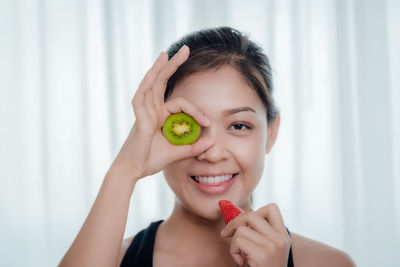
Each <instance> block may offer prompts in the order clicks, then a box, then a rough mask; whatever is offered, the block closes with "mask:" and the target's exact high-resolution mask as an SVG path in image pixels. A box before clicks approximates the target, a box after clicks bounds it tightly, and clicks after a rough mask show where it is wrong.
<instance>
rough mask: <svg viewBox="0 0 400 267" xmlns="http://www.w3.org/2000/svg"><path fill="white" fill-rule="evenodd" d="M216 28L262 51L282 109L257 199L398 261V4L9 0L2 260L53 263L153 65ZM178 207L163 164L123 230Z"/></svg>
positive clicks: (366, 258)
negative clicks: (178, 44)
mask: <svg viewBox="0 0 400 267" xmlns="http://www.w3.org/2000/svg"><path fill="white" fill-rule="evenodd" d="M222 25H228V26H232V27H234V28H237V29H239V30H241V31H243V32H244V33H247V34H249V35H250V37H251V38H253V39H254V40H256V41H257V42H258V43H259V44H260V45H261V46H262V47H263V48H264V50H265V52H266V54H267V55H268V56H269V58H270V62H271V65H272V68H273V76H274V86H275V93H274V94H275V97H276V100H277V104H278V107H279V109H280V113H281V127H280V130H279V136H278V140H277V143H276V144H275V146H274V148H273V150H272V152H271V153H270V154H268V155H267V156H266V159H265V170H264V175H263V177H262V179H261V181H260V183H259V185H258V187H257V189H256V191H255V193H254V205H253V208H254V209H257V208H259V207H262V206H264V205H267V204H268V203H270V202H272V201H274V202H276V203H277V204H278V205H279V207H280V209H281V211H282V215H283V217H284V220H285V224H286V226H287V227H288V228H289V229H290V231H291V232H295V233H299V234H302V235H305V236H308V237H310V238H313V239H317V240H320V241H322V242H325V243H327V244H329V245H332V246H334V247H337V248H340V249H342V250H344V251H346V252H347V253H348V254H349V255H350V256H351V257H352V258H353V259H354V260H355V261H356V263H357V265H358V266H364V267H372V266H400V256H399V255H400V254H399V253H398V251H400V228H399V227H398V226H399V225H400V164H399V162H400V139H399V136H400V108H399V103H400V78H399V77H400V75H399V74H400V49H399V48H400V30H399V27H398V25H400V2H399V1H397V0H319V1H317V0H314V1H306V0H279V1H277V0H267V1H261V0H258V1H239V0H235V1H227V0H225V1H211V0H207V1H194V0H191V1H184V0H174V1H161V0H152V1H144V0H143V1H129V0H118V1H108V0H103V1H99V0H87V1H81V0H56V1H54V0H33V1H26V0H2V1H0V32H1V34H0V93H1V94H0V218H1V219H0V236H1V238H0V240H1V241H0V251H1V252H0V254H1V257H0V265H1V266H55V265H57V264H58V262H59V261H60V260H61V258H62V256H63V255H64V253H65V252H66V251H67V249H68V247H69V246H70V244H71V243H72V241H73V239H74V238H75V236H76V235H77V233H78V231H79V229H80V227H81V225H82V223H83V222H84V220H85V218H86V216H87V214H88V212H89V210H90V207H91V205H92V204H93V202H94V200H95V197H96V195H97V192H98V190H99V188H100V185H101V182H102V179H103V178H104V175H105V173H106V171H107V170H108V168H109V166H110V164H111V163H112V161H113V159H114V158H115V156H116V155H117V153H118V151H119V149H120V147H121V146H122V144H123V142H124V140H125V138H126V137H127V135H128V133H129V131H130V128H131V127H132V124H133V121H134V114H133V110H132V106H131V100H132V97H133V95H134V93H135V90H136V88H137V86H138V84H139V83H140V81H141V79H142V77H143V75H144V74H145V72H146V71H147V69H148V68H149V67H150V66H151V64H152V62H153V61H154V60H155V58H156V56H157V55H158V54H159V53H160V52H161V50H164V51H165V50H166V49H167V48H168V46H169V44H171V43H172V42H173V41H175V40H177V39H178V38H180V37H181V36H183V35H184V34H186V33H189V32H191V31H194V30H197V29H201V28H205V27H214V26H222ZM173 202H174V195H173V193H172V192H171V191H170V189H169V187H168V186H167V184H166V182H165V181H164V179H163V177H162V173H159V174H156V175H154V176H153V177H147V178H146V179H143V180H141V181H140V182H139V183H138V184H137V185H136V188H135V191H134V195H133V197H132V202H131V206H130V213H129V217H128V222H127V228H126V233H125V236H126V237H128V236H132V235H134V234H135V233H137V231H139V230H140V229H143V228H145V227H146V226H147V225H148V224H149V223H150V222H152V221H155V220H159V219H165V218H167V216H168V215H169V213H170V211H171V209H172V205H173ZM143 203H146V206H144V205H143ZM21 252H22V255H21Z"/></svg>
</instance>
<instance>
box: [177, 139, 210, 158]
mask: <svg viewBox="0 0 400 267" xmlns="http://www.w3.org/2000/svg"><path fill="white" fill-rule="evenodd" d="M214 144H215V140H214V138H212V137H209V136H204V137H201V138H199V139H198V140H197V141H196V142H194V143H193V144H192V145H185V146H174V147H173V151H174V153H172V154H171V155H170V157H171V158H172V160H173V161H177V160H182V159H186V158H190V157H196V156H198V155H200V154H201V153H203V152H204V151H206V150H207V149H208V148H210V147H211V146H213V145H214Z"/></svg>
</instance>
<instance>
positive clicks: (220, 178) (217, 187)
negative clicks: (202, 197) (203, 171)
mask: <svg viewBox="0 0 400 267" xmlns="http://www.w3.org/2000/svg"><path fill="white" fill-rule="evenodd" d="M237 176H238V173H234V174H220V175H199V176H190V177H191V178H192V181H194V184H195V185H196V186H197V188H198V189H200V191H202V192H203V193H206V194H213V195H214V194H223V193H225V192H226V191H227V190H228V189H229V188H230V187H231V185H232V184H233V182H234V181H235V180H236V177H237Z"/></svg>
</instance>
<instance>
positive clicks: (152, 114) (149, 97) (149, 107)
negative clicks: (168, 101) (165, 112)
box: [143, 90, 158, 129]
mask: <svg viewBox="0 0 400 267" xmlns="http://www.w3.org/2000/svg"><path fill="white" fill-rule="evenodd" d="M143 107H144V110H145V112H146V114H147V120H151V123H152V125H153V126H154V128H153V129H155V128H156V127H157V124H158V121H157V119H158V118H157V117H158V114H157V112H156V110H155V106H154V103H153V93H152V92H151V90H149V91H147V92H146V93H145V95H144V105H143Z"/></svg>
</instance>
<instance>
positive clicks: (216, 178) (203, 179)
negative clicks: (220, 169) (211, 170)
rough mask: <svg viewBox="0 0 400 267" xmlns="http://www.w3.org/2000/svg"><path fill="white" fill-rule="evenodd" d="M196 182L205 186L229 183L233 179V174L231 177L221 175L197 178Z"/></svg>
mask: <svg viewBox="0 0 400 267" xmlns="http://www.w3.org/2000/svg"><path fill="white" fill-rule="evenodd" d="M195 178H196V181H198V182H200V183H204V184H218V183H222V182H225V181H228V180H230V179H232V178H233V174H230V175H221V176H214V177H212V176H209V177H208V176H196V177H195Z"/></svg>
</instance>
